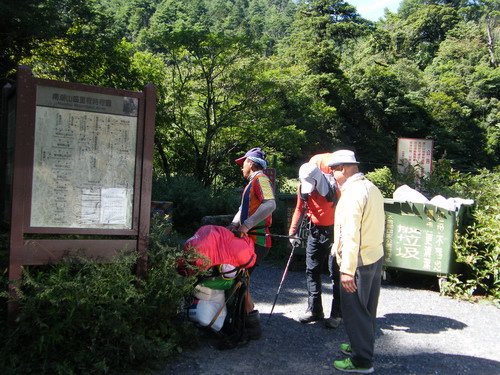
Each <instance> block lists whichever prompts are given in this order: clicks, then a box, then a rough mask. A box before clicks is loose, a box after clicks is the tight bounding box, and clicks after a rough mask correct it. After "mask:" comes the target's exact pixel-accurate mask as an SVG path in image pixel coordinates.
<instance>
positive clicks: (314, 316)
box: [299, 311, 325, 324]
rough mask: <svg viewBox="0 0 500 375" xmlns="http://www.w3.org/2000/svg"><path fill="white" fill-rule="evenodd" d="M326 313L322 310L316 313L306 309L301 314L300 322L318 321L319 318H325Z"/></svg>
mask: <svg viewBox="0 0 500 375" xmlns="http://www.w3.org/2000/svg"><path fill="white" fill-rule="evenodd" d="M324 317H325V315H324V314H323V313H322V312H318V313H314V312H312V311H306V312H305V313H304V314H302V315H301V316H299V322H301V323H303V324H307V323H312V322H316V321H318V320H323V319H324Z"/></svg>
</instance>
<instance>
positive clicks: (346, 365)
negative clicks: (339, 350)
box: [333, 358, 375, 374]
mask: <svg viewBox="0 0 500 375" xmlns="http://www.w3.org/2000/svg"><path fill="white" fill-rule="evenodd" d="M333 367H335V368H336V369H337V370H340V371H343V372H353V373H357V374H371V373H372V372H373V371H375V370H374V369H373V367H370V368H362V367H356V366H354V365H353V364H352V361H351V358H346V359H344V360H343V361H335V362H333Z"/></svg>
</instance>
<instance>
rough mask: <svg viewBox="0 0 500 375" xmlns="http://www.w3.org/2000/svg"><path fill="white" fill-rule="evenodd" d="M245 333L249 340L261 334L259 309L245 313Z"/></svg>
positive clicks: (257, 337)
mask: <svg viewBox="0 0 500 375" xmlns="http://www.w3.org/2000/svg"><path fill="white" fill-rule="evenodd" d="M245 333H246V335H247V337H248V338H249V339H250V340H258V339H260V337H261V336H262V329H261V328H260V314H259V310H253V311H251V312H249V313H248V314H247V316H246V321H245Z"/></svg>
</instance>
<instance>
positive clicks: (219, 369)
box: [155, 265, 500, 375]
mask: <svg viewBox="0 0 500 375" xmlns="http://www.w3.org/2000/svg"><path fill="white" fill-rule="evenodd" d="M282 273H283V268H282V267H275V266H271V265H263V266H260V267H258V268H257V269H256V270H255V272H254V274H253V277H252V286H251V291H252V295H253V296H254V299H255V303H256V308H257V309H258V310H259V311H260V313H261V324H262V329H263V335H262V338H261V339H260V340H258V341H251V342H250V343H249V344H248V345H246V346H244V347H241V348H237V349H232V350H225V351H220V350H217V349H215V348H214V347H213V346H211V341H210V340H208V339H206V340H202V345H201V347H200V348H199V349H198V350H196V351H188V352H185V353H183V354H182V355H181V357H180V358H178V360H177V361H176V363H172V364H170V365H167V366H166V367H165V368H164V369H163V370H161V371H159V372H156V373H155V375H167V374H189V375H234V374H241V375H246V374H248V375H253V374H304V375H312V374H314V375H323V374H341V372H339V371H337V370H336V369H335V368H334V367H333V366H332V363H333V361H334V360H336V359H341V358H343V356H342V354H340V352H339V350H338V347H339V345H340V344H341V343H344V342H348V340H347V335H346V332H345V329H344V327H343V325H341V326H340V327H339V328H337V329H335V330H329V329H326V328H325V327H324V325H323V324H322V323H321V322H318V323H313V324H308V325H303V324H301V323H299V322H298V316H299V315H300V314H301V313H303V312H304V310H305V307H306V300H307V298H306V285H305V275H304V272H297V271H295V272H292V271H290V272H288V275H287V277H286V280H285V282H284V284H283V287H282V289H281V293H280V296H279V298H278V302H277V304H276V307H275V309H274V312H273V315H272V317H271V319H269V320H268V316H269V312H270V310H271V306H272V303H273V301H274V297H275V295H276V291H277V288H278V285H279V282H280V280H281V276H282ZM323 281H324V301H323V305H324V306H325V307H326V308H325V315H326V314H329V313H330V310H329V306H330V303H331V286H330V285H329V281H328V277H327V276H326V275H325V276H324V280H323ZM377 316H378V329H377V340H376V344H375V360H374V367H375V373H376V374H381V375H382V374H387V375H389V374H390V375H394V374H412V375H417V374H418V375H420V374H424V375H429V374H439V375H457V374H471V375H482V374H484V375H497V374H498V375H500V343H499V339H498V335H499V333H500V309H498V308H497V307H495V306H494V305H492V304H472V303H468V302H463V301H457V300H453V299H451V298H448V297H440V296H439V293H438V292H435V291H429V290H419V289H411V288H405V287H401V286H396V285H395V284H394V285H386V286H382V290H381V296H380V301H379V308H378V314H377Z"/></svg>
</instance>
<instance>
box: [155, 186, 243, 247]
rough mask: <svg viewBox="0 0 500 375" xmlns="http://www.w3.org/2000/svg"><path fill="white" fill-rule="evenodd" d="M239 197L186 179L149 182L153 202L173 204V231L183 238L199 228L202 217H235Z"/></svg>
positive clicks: (228, 191) (236, 194)
mask: <svg viewBox="0 0 500 375" xmlns="http://www.w3.org/2000/svg"><path fill="white" fill-rule="evenodd" d="M240 198H241V195H240V193H236V192H234V190H232V189H225V190H218V191H215V190H214V189H213V188H211V187H205V186H203V184H202V183H201V182H199V181H197V180H196V179H195V178H194V177H190V176H182V177H172V178H169V179H168V180H167V179H165V178H164V177H156V178H155V179H154V181H153V200H159V201H172V202H173V214H172V220H173V225H174V229H175V230H176V231H177V232H179V233H181V234H182V235H184V236H187V237H190V236H191V235H192V234H193V233H194V232H196V230H197V229H198V228H199V227H200V223H201V219H202V218H203V216H214V215H229V214H235V213H236V211H237V210H238V207H239V204H240Z"/></svg>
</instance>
